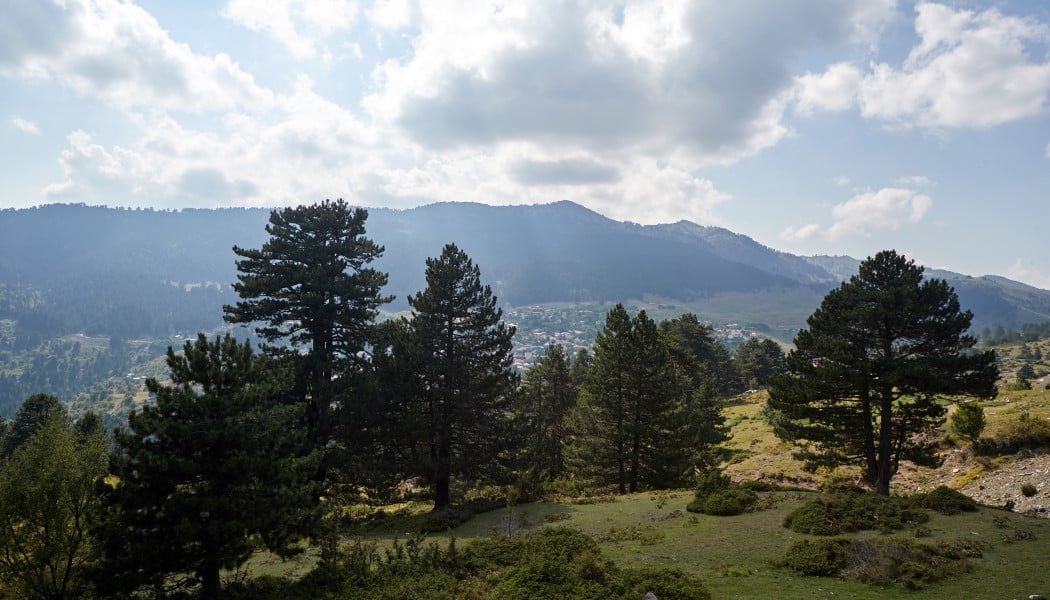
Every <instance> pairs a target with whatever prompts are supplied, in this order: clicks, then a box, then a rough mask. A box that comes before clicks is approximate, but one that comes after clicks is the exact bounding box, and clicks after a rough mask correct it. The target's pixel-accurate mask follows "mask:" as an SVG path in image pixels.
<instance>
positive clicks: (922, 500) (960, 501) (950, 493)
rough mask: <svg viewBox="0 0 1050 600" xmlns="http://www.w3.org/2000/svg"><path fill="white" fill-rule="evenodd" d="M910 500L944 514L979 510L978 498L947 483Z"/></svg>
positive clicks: (914, 503)
mask: <svg viewBox="0 0 1050 600" xmlns="http://www.w3.org/2000/svg"><path fill="white" fill-rule="evenodd" d="M910 501H911V503H912V504H913V505H915V506H919V507H922V508H928V509H930V510H933V511H936V512H939V513H941V514H942V515H956V514H959V513H960V512H973V511H975V510H977V501H976V500H974V499H973V498H971V497H969V496H967V495H966V494H963V493H961V492H957V491H955V490H953V489H951V488H950V487H948V486H945V485H942V486H938V487H937V488H936V489H934V490H933V491H931V492H928V493H926V494H918V495H916V496H912V497H911V498H910Z"/></svg>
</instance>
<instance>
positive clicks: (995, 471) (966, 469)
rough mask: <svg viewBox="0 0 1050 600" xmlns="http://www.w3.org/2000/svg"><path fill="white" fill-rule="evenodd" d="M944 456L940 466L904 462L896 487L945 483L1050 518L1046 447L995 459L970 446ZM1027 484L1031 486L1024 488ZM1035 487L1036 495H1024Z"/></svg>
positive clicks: (927, 487) (986, 500) (907, 488)
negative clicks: (975, 453)
mask: <svg viewBox="0 0 1050 600" xmlns="http://www.w3.org/2000/svg"><path fill="white" fill-rule="evenodd" d="M943 458H944V461H943V463H942V464H941V465H940V466H939V467H937V468H926V467H918V466H916V465H913V464H911V463H904V464H902V465H901V469H900V472H899V473H898V474H897V476H896V477H895V478H894V480H893V488H894V490H895V491H896V492H898V493H913V492H923V491H929V490H932V489H933V488H935V487H937V486H939V485H946V486H948V487H950V488H952V489H956V490H959V491H960V492H962V493H964V494H966V495H967V496H970V497H971V498H973V499H974V500H976V501H977V502H979V503H981V504H984V505H986V506H994V507H999V508H1002V507H1004V506H1007V505H1008V503H1011V502H1012V503H1013V510H1014V512H1017V513H1022V514H1028V515H1032V516H1037V517H1043V518H1050V453H1047V451H1046V450H1036V451H1030V450H1022V451H1021V452H1018V453H1017V454H1013V455H1008V456H998V457H994V458H993V457H986V456H975V455H974V454H973V452H971V451H970V449H969V448H953V449H950V450H948V451H946V452H945V453H944V454H943ZM1026 486H1031V487H1030V488H1028V489H1024V488H1025V487H1026ZM1033 490H1034V491H1035V493H1034V494H1032V495H1030V496H1026V495H1025V491H1028V492H1032V491H1033Z"/></svg>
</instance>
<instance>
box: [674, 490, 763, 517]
mask: <svg viewBox="0 0 1050 600" xmlns="http://www.w3.org/2000/svg"><path fill="white" fill-rule="evenodd" d="M757 500H758V494H756V493H755V492H753V491H751V490H749V489H744V488H733V489H728V490H722V491H719V492H715V493H713V494H711V495H709V496H707V497H705V498H704V499H703V506H702V510H700V511H694V512H702V513H704V514H705V515H714V516H716V517H728V516H732V515H739V514H742V513H745V512H747V511H748V510H749V509H750V508H751V507H752V506H754V504H755V502H756V501H757ZM691 505H692V503H690V506H691ZM686 509H687V510H688V507H686Z"/></svg>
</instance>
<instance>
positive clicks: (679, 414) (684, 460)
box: [566, 304, 699, 494]
mask: <svg viewBox="0 0 1050 600" xmlns="http://www.w3.org/2000/svg"><path fill="white" fill-rule="evenodd" d="M688 389H689V384H688V378H687V377H686V376H685V373H684V372H683V371H682V370H681V369H680V368H679V366H678V365H676V363H675V361H674V360H673V359H672V348H671V345H670V343H669V341H668V340H667V339H666V338H665V336H664V335H662V334H661V333H660V331H659V330H658V329H657V326H656V324H655V323H654V322H653V321H652V319H650V318H649V317H648V315H646V314H645V311H642V312H640V313H639V314H638V315H637V316H636V317H635V318H634V319H631V317H630V315H628V314H627V310H626V309H624V307H623V305H620V304H618V305H616V307H614V308H613V309H612V310H611V311H609V314H608V315H607V316H606V321H605V327H604V328H603V330H602V331H601V333H599V334H598V337H597V339H596V340H595V344H594V356H593V359H592V361H591V366H590V368H589V369H588V370H587V375H586V380H585V382H584V384H583V388H582V390H581V393H580V397H579V401H578V403H577V406H576V408H575V409H574V410H573V412H572V415H571V419H570V426H571V430H572V435H571V436H570V443H569V445H568V448H567V449H566V451H567V454H568V457H567V458H568V462H569V463H570V465H571V467H572V470H573V472H574V473H576V474H578V475H579V476H581V477H582V478H583V479H584V480H586V481H588V482H590V483H592V484H594V485H598V486H605V485H612V486H615V488H616V489H617V491H618V492H619V493H621V494H625V493H627V492H635V491H639V490H641V489H645V488H661V487H669V486H674V485H680V484H681V483H683V482H685V481H686V480H687V478H688V476H689V475H690V474H691V472H692V469H693V467H694V465H695V463H696V456H697V452H698V450H699V448H697V447H696V445H695V444H696V442H697V440H698V436H697V429H696V425H695V423H693V421H692V419H691V418H690V411H689V408H688V406H687V404H686V399H687V390H688Z"/></svg>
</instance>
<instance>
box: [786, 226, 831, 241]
mask: <svg viewBox="0 0 1050 600" xmlns="http://www.w3.org/2000/svg"><path fill="white" fill-rule="evenodd" d="M821 233H822V230H821V227H820V225H818V224H816V223H810V224H809V225H803V226H802V227H799V228H798V229H796V228H794V227H787V228H785V229H784V231H781V232H780V239H782V240H784V241H787V242H804V241H806V240H809V239H812V238H815V237H817V236H819V235H820V234H821Z"/></svg>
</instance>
